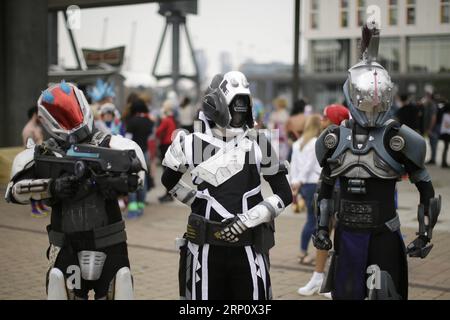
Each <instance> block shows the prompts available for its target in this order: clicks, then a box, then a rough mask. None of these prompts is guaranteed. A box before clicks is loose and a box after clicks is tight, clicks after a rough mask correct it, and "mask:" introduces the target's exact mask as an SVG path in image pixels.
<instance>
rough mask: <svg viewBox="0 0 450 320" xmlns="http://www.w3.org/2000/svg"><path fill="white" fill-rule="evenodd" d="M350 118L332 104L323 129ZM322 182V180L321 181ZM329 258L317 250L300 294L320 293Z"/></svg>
mask: <svg viewBox="0 0 450 320" xmlns="http://www.w3.org/2000/svg"><path fill="white" fill-rule="evenodd" d="M349 118H350V112H349V111H348V109H347V108H346V107H344V106H343V105H340V104H331V105H329V106H326V107H325V109H324V110H323V116H322V123H321V129H322V130H325V129H326V128H327V127H328V126H330V125H332V124H335V125H337V126H339V125H340V124H341V123H342V121H344V120H348V119H349ZM319 183H320V182H319ZM333 198H334V200H335V201H334V202H335V204H338V203H339V186H338V185H336V186H335V190H334V194H333ZM327 258H328V251H326V250H318V249H317V251H316V264H315V267H314V273H313V275H312V277H311V279H310V280H309V281H308V283H307V284H306V285H305V286H303V287H301V288H299V289H298V291H297V292H298V294H300V295H302V296H311V295H313V294H315V293H318V292H319V290H320V288H321V286H322V282H323V279H324V273H325V264H326V262H327ZM323 296H324V297H326V298H328V299H331V294H330V293H329V292H327V293H324V294H323Z"/></svg>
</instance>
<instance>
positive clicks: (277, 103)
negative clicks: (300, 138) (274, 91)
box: [269, 98, 289, 161]
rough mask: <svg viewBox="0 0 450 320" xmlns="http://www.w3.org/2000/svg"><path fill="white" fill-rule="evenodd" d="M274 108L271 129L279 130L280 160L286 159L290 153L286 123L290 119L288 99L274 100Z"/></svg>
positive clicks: (270, 122) (271, 116)
mask: <svg viewBox="0 0 450 320" xmlns="http://www.w3.org/2000/svg"><path fill="white" fill-rule="evenodd" d="M273 105H274V108H275V109H274V110H273V112H272V113H271V115H270V117H269V129H270V130H278V135H279V136H278V138H279V150H280V151H279V157H280V161H284V160H286V159H287V158H288V155H289V144H288V137H287V133H286V123H287V121H288V119H289V113H288V112H287V110H286V108H287V100H286V99H285V98H277V99H275V100H274V101H273Z"/></svg>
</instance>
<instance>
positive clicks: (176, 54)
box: [171, 16, 182, 93]
mask: <svg viewBox="0 0 450 320" xmlns="http://www.w3.org/2000/svg"><path fill="white" fill-rule="evenodd" d="M171 18H172V81H173V83H172V87H173V90H174V91H175V92H177V93H178V90H177V83H178V80H179V78H180V24H181V23H182V21H181V19H180V18H181V17H180V16H173V17H171Z"/></svg>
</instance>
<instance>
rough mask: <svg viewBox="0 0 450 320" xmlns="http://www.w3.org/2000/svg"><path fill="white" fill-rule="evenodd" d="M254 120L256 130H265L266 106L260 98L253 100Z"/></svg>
mask: <svg viewBox="0 0 450 320" xmlns="http://www.w3.org/2000/svg"><path fill="white" fill-rule="evenodd" d="M252 113H253V119H254V120H255V124H254V125H255V129H264V127H265V126H264V114H265V109H264V104H263V103H262V101H261V100H259V99H258V98H253V108H252Z"/></svg>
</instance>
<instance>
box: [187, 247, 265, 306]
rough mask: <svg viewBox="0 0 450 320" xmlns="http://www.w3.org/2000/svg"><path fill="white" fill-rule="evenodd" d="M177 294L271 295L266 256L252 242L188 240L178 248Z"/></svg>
mask: <svg viewBox="0 0 450 320" xmlns="http://www.w3.org/2000/svg"><path fill="white" fill-rule="evenodd" d="M179 282H180V297H181V298H183V299H188V300H191V299H192V300H223V299H227V300H229V299H239V300H267V299H271V298H272V293H271V291H272V290H271V285H270V276H269V258H268V255H267V254H259V253H256V252H255V250H254V248H253V247H251V246H246V247H222V246H211V245H208V244H205V245H203V246H198V245H196V244H192V243H188V244H187V245H185V246H184V247H182V248H181V252H180V269H179Z"/></svg>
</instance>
